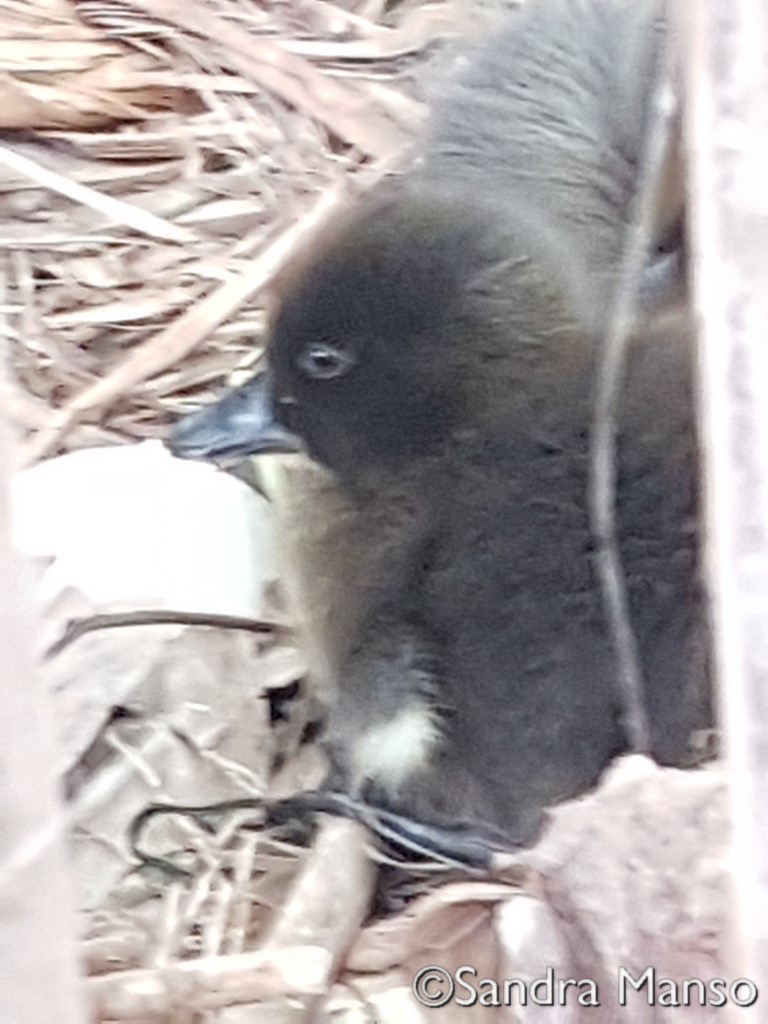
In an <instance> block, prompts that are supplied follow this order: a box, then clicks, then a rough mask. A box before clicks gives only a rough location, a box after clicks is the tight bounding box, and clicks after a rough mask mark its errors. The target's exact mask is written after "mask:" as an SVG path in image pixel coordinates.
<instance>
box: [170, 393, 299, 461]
mask: <svg viewBox="0 0 768 1024" xmlns="http://www.w3.org/2000/svg"><path fill="white" fill-rule="evenodd" d="M166 443H167V445H168V447H169V448H170V450H171V452H172V454H173V455H176V456H177V457H178V458H181V459H208V460H210V461H211V462H216V463H218V464H219V465H224V466H234V465H237V464H238V463H239V462H242V461H243V460H244V459H246V458H248V456H249V455H260V454H265V453H267V452H299V451H302V450H303V448H302V445H301V441H300V440H299V438H298V437H296V435H295V434H292V433H291V432H290V431H289V430H286V428H285V427H284V426H282V424H280V423H278V421H277V420H276V419H275V417H274V414H273V412H272V399H271V396H270V393H269V387H268V375H267V374H266V373H259V374H257V375H256V376H255V377H252V378H251V380H249V381H248V383H247V384H243V386H242V387H240V388H237V389H236V390H235V391H230V392H229V394H226V395H225V396H224V397H223V398H221V399H220V400H219V401H218V402H213V403H212V404H211V405H206V406H205V407H204V408H202V409H200V410H198V411H197V412H193V413H192V414H191V415H189V416H185V417H184V419H182V420H179V422H178V423H176V424H174V426H173V427H172V428H171V432H170V435H169V437H168V440H167V442H166Z"/></svg>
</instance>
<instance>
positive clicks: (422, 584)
mask: <svg viewBox="0 0 768 1024" xmlns="http://www.w3.org/2000/svg"><path fill="white" fill-rule="evenodd" d="M529 4H530V11H526V12H525V13H524V14H522V15H516V16H515V17H513V18H512V19H511V26H510V29H509V31H508V32H506V33H504V34H503V36H501V37H499V38H497V39H496V40H495V41H494V42H493V43H492V44H491V45H486V46H485V47H483V48H481V49H480V50H479V51H478V52H477V53H476V54H475V55H474V56H473V57H472V58H471V60H470V62H469V63H468V65H467V68H466V69H465V70H464V71H463V72H462V73H461V74H459V75H458V76H457V77H456V78H455V79H454V81H453V84H452V85H451V87H450V89H449V90H448V91H447V93H446V96H445V99H444V101H443V102H442V104H441V105H440V107H439V109H438V110H437V111H436V114H435V119H434V123H433V128H432V132H431V135H429V137H428V139H427V142H426V146H425V152H424V157H423V160H422V162H421V164H420V166H419V167H418V168H417V169H415V170H414V171H412V172H411V173H410V174H409V175H406V176H405V177H404V178H403V179H402V180H401V181H400V182H398V183H396V184H395V185H394V186H391V185H389V186H386V187H384V188H383V189H381V190H380V191H379V192H377V193H376V194H375V195H374V196H372V197H370V198H369V199H368V200H367V201H366V202H365V203H364V204H363V206H362V208H361V209H359V210H356V211H353V212H352V213H350V215H349V217H348V219H347V220H346V221H344V222H343V223H341V224H339V225H337V227H336V229H335V230H334V232H333V233H332V234H330V235H329V236H328V237H327V239H326V240H325V241H324V243H323V244H321V246H319V248H318V251H317V252H316V253H315V254H314V255H313V256H312V258H311V259H309V260H307V261H306V263H305V266H304V267H303V269H302V270H301V272H300V273H298V275H297V276H296V277H295V278H294V280H293V282H292V284H291V287H290V289H289V290H288V291H287V292H286V294H285V295H284V297H283V299H282V303H281V305H280V308H279V310H278V313H277V316H276V318H275V321H274V325H273V331H272V338H271V342H270V353H269V357H270V371H269V378H268V379H267V380H265V381H264V384H263V386H261V385H259V386H258V387H255V388H254V393H253V396H252V401H253V403H254V405H255V404H257V403H262V407H263V408H269V409H270V410H271V413H272V414H273V416H274V418H275V419H276V420H277V421H279V423H280V424H281V425H282V426H283V427H284V428H286V429H288V430H290V431H291V432H292V433H294V434H295V435H297V436H298V437H300V438H301V439H302V441H303V442H304V444H305V446H306V447H307V449H308V451H309V453H310V455H311V456H312V457H313V458H314V459H315V460H317V462H319V463H320V464H321V465H322V466H323V467H325V470H324V472H330V476H326V477H325V478H324V480H323V482H322V484H321V485H318V486H320V490H321V491H323V490H324V491H325V497H324V498H321V500H320V501H316V502H315V503H314V504H313V505H312V507H311V508H309V509H307V512H306V523H307V527H308V528H307V530H305V531H304V532H303V533H302V530H301V526H300V523H299V529H298V530H295V529H294V530H293V537H294V548H293V550H294V552H296V551H299V550H303V551H304V555H303V556H302V558H301V559H300V561H301V562H302V563H303V564H301V565H300V566H299V567H298V569H299V575H303V577H304V582H303V583H302V584H300V585H299V587H298V589H297V590H296V592H297V593H300V594H303V595H304V602H305V604H306V605H308V606H310V607H311V606H312V598H311V595H312V593H313V591H314V592H315V593H316V594H317V596H318V600H322V603H323V605H324V606H325V607H326V608H327V611H325V612H323V613H322V615H319V616H315V630H314V634H313V637H314V643H315V645H316V647H317V649H318V650H322V652H323V654H322V658H321V659H320V660H321V663H322V671H323V673H324V674H325V675H326V676H327V677H328V679H329V681H330V682H331V684H332V686H333V689H334V690H335V691H336V699H335V702H334V707H333V710H332V712H331V715H330V719H329V727H328V735H327V742H328V746H329V750H330V753H331V757H332V762H333V766H334V767H333V771H332V782H333V784H335V785H339V786H343V787H345V788H347V789H349V790H351V791H353V792H355V793H357V794H359V795H363V796H366V797H367V798H369V799H371V800H373V801H375V802H378V803H381V804H384V805H385V806H387V807H389V808H391V809H394V810H397V811H400V812H402V813H404V814H408V815H411V816H413V817H416V818H419V819H422V820H426V821H430V822H435V823H438V824H452V825H453V824H456V823H458V822H464V823H467V824H470V825H479V826H480V825H482V826H490V827H491V828H492V829H495V830H499V831H501V832H502V833H503V834H504V835H505V836H507V837H508V838H509V839H510V840H511V841H520V842H525V841H528V840H529V839H530V838H531V836H532V835H533V834H534V832H535V829H536V827H537V825H538V822H539V820H540V816H541V811H542V809H543V808H544V807H546V806H547V805H549V804H551V803H553V802H555V801H557V800H561V799H563V798H565V797H568V796H571V795H574V794H577V793H579V792H582V791H583V790H584V789H586V788H587V787H589V786H590V785H592V784H593V783H594V781H595V780H596V778H597V776H598V774H599V772H600V771H601V770H602V768H603V767H604V766H605V765H606V764H607V763H608V761H609V760H610V759H611V758H612V757H613V756H614V755H615V754H617V753H619V752H621V751H622V750H625V749H626V748H627V736H626V735H625V732H624V727H623V724H622V712H623V708H622V705H621V700H620V691H619V686H618V679H617V673H618V670H617V658H616V652H615V648H614V641H613V637H612V635H611V632H610V630H609V628H608V626H607V622H606V616H605V611H604V605H603V595H602V593H601V589H600V586H599V583H598V580H597V576H596V573H595V568H594V564H593V536H592V530H591V526H590V518H589V512H588V504H587V489H588V474H589V431H590V425H591V420H592V409H593V399H594V381H595V367H596V359H597V356H598V350H599V342H600V338H601V335H602V332H603V330H604V328H605V325H606V323H607V312H608V309H609V306H610V293H611V289H612V288H613V286H614V284H615V281H616V279H617V274H618V264H619V260H620V256H621V253H622V252H623V249H624V247H625V244H626V238H627V231H628V228H629V226H630V223H631V211H632V208H633V203H634V200H635V198H636V195H637V191H638V189H639V187H640V164H641V161H642V154H643V146H644V141H645V138H646V132H647V126H648V121H649V116H650V115H649V110H650V99H651V95H650V93H651V83H652V82H653V81H654V79H655V74H656V68H657V65H658V61H659V50H660V39H661V29H660V25H659V14H660V12H661V11H662V10H663V4H662V3H661V2H657V0H648V2H644V3H637V0H632V2H629V0H604V2H599V0H529ZM679 215H680V210H679V208H675V204H674V203H672V204H671V209H670V207H669V205H668V206H667V207H665V208H664V209H663V212H661V213H660V216H659V232H658V237H659V241H663V240H664V239H665V238H666V237H667V236H668V235H669V233H670V231H671V230H672V229H673V228H674V224H675V221H676V219H679ZM651 307H652V308H650V309H648V310H647V312H646V315H645V318H644V320H643V321H642V322H641V323H639V324H638V325H637V328H636V331H635V338H634V342H633V345H632V348H631V353H630V365H629V372H628V376H627V381H626V386H625V389H624V402H623V405H622V411H621V414H620V422H619V451H620V464H619V482H618V496H617V525H618V531H619V537H620V541H621V553H622V557H623V559H624V565H625V570H626V574H627V585H628V591H629V600H630V605H631V609H632V614H633V626H634V628H635V631H636V634H637V639H638V643H639V647H640V654H641V660H642V667H643V670H644V673H645V679H646V686H647V689H646V698H647V710H648V714H649V718H650V725H651V734H652V744H653V752H654V753H655V754H656V756H657V757H659V758H660V759H661V760H662V761H664V762H666V763H672V764H679V763H683V762H684V761H685V759H686V755H687V748H688V740H689V735H690V732H691V730H692V729H693V728H694V727H695V726H697V725H701V724H702V715H703V711H702V709H703V708H704V706H705V705H706V699H705V697H703V696H702V694H704V692H705V680H704V674H703V671H702V669H701V663H700V659H699V658H697V657H696V653H697V652H698V651H699V650H700V649H701V648H702V644H703V627H702V616H701V600H700V594H699V588H698V581H697V573H696V535H695V529H694V523H695V512H696V473H695V438H694V432H693V416H692V411H691V409H692V404H691V394H690V377H689V333H688V328H687V322H686V318H685V316H684V314H682V315H680V316H679V317H678V319H677V320H675V321H674V323H673V324H672V325H670V324H669V323H666V324H663V320H664V318H665V317H666V318H669V317H670V316H671V314H670V313H669V312H668V310H667V309H666V306H665V304H664V303H661V306H660V308H656V307H655V306H654V304H653V303H651ZM256 392H258V394H257V393H256ZM249 400H250V399H249ZM205 430H206V411H204V412H203V413H202V414H198V416H197V419H196V420H195V421H194V422H193V423H192V424H190V425H189V426H188V427H187V428H182V431H181V432H180V433H179V435H178V436H177V443H176V447H177V449H178V450H179V451H180V452H181V454H184V453H185V446H186V448H187V453H188V452H189V444H190V442H189V439H190V437H193V438H195V439H196V443H197V444H198V447H199V446H200V439H201V438H204V436H205ZM234 430H235V428H234V426H233V431H234ZM184 431H186V435H185V433H184ZM256 433H258V432H251V436H250V437H249V436H246V435H247V434H248V432H247V431H246V432H245V435H244V436H243V437H241V439H240V449H241V450H242V452H243V453H246V452H248V451H254V450H258V448H259V442H258V437H256ZM213 447H215V446H212V448H213ZM211 454H213V455H215V451H212V450H211ZM317 479H318V480H320V477H318V478H317ZM315 498H317V494H315ZM289 500H290V503H291V506H292V508H293V510H294V512H293V513H292V514H293V516H294V526H295V523H296V518H295V509H296V508H297V502H300V500H301V498H300V495H299V494H298V492H297V491H294V492H293V496H292V497H291V498H290V499H289ZM328 509H331V512H330V514H329V513H328V511H327V510H328ZM324 519H326V521H328V522H329V523H330V525H329V528H328V530H327V531H326V530H325V529H323V528H322V527H321V528H318V525H317V524H318V523H322V522H323V520H324ZM295 545H298V546H295ZM318 565H321V566H322V569H321V570H320V571H318V570H317V566H318ZM315 588H316V589H315ZM308 595H309V599H307V598H308Z"/></svg>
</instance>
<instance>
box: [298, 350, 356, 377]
mask: <svg viewBox="0 0 768 1024" xmlns="http://www.w3.org/2000/svg"><path fill="white" fill-rule="evenodd" d="M296 362H297V365H298V367H299V369H300V370H303V371H304V373H306V375H307V376H308V377H312V378H313V379H314V380H333V378H334V377H341V376H342V375H343V374H345V373H346V372H347V371H348V370H350V369H351V368H352V366H353V365H354V362H355V361H354V359H353V357H352V354H351V353H350V352H349V351H348V349H346V348H341V347H340V346H339V345H331V344H330V343H329V342H327V341H313V342H312V343H311V344H309V345H307V346H306V347H305V348H303V349H302V350H301V352H299V356H298V359H297V360H296Z"/></svg>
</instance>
